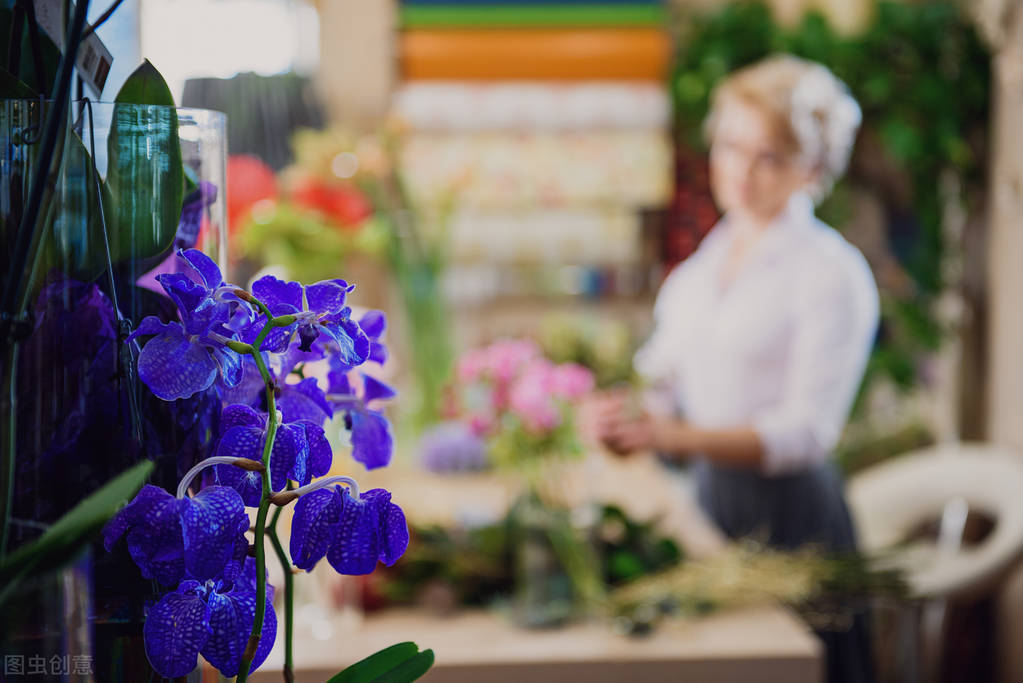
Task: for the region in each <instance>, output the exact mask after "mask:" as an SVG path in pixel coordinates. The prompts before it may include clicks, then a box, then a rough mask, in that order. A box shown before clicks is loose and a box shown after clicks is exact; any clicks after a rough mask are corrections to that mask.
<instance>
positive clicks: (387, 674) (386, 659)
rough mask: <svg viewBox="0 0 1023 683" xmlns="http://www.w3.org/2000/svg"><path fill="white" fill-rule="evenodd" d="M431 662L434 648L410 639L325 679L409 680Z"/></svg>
mask: <svg viewBox="0 0 1023 683" xmlns="http://www.w3.org/2000/svg"><path fill="white" fill-rule="evenodd" d="M431 666H433V650H423V651H422V652H420V651H419V646H418V645H416V644H415V643H412V642H406V643H398V644H397V645H392V646H391V647H388V648H384V649H383V650H381V651H380V652H377V653H375V654H372V655H370V656H369V657H366V658H365V659H363V660H360V661H358V662H356V663H355V664H352V665H351V666H350V667H348V668H347V669H345V670H344V671H342V672H341V673H339V674H337V675H336V676H334V677H333V678H331V679H330V680H329V681H327V683H409V681H414V680H416V679H417V678H419V677H420V676H422V675H423V674H425V673H426V672H427V671H429V669H430V667H431Z"/></svg>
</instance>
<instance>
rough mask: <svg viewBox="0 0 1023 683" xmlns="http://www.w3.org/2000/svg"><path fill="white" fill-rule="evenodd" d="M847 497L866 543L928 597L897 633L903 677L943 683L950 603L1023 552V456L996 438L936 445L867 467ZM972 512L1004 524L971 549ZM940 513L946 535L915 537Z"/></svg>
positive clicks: (981, 588) (994, 578)
mask: <svg viewBox="0 0 1023 683" xmlns="http://www.w3.org/2000/svg"><path fill="white" fill-rule="evenodd" d="M847 495H848V499H849V505H850V508H851V512H852V515H853V518H854V520H855V523H856V528H857V532H858V535H859V541H860V547H861V549H862V550H863V551H864V552H866V553H868V554H874V555H883V556H884V557H885V562H886V563H887V564H890V565H891V566H895V567H898V568H900V569H902V570H903V571H904V572H905V577H906V581H907V583H908V584H909V590H910V595H911V597H913V598H916V599H917V600H918V601H919V602H918V611H915V612H913V614H915V615H916V616H915V617H913V618H912V619H911V623H907V622H905V620H903V626H904V629H903V633H902V634H901V635H899V636H897V637H899V639H900V641H901V642H902V643H903V645H904V646H905V651H903V652H901V653H900V654H901V657H902V662H901V669H902V672H903V680H917V681H919V680H923V681H931V680H936V679H937V672H938V667H939V666H940V661H941V652H942V643H943V641H944V626H945V611H946V605H947V603H948V601H949V600H955V599H960V598H966V597H968V596H972V595H979V594H982V593H984V592H986V591H988V590H990V589H992V588H994V587H995V586H996V585H997V584H998V582H999V580H1000V579H1002V578H1003V577H1005V576H1006V574H1007V573H1008V572H1009V571H1010V570H1011V569H1012V568H1013V566H1014V565H1015V564H1016V563H1017V562H1018V561H1019V559H1020V557H1021V556H1023V455H1021V454H1019V453H1017V452H1015V451H1013V450H1011V449H1008V448H1004V447H1000V446H994V445H991V444H964V443H955V444H945V445H941V446H935V447H933V448H928V449H924V450H920V451H915V452H913V453H910V454H907V455H903V456H900V457H898V458H895V459H894V460H891V461H888V462H885V463H882V464H880V465H877V466H875V467H872V468H870V469H868V470H867V471H865V472H863V473H861V474H858V475H857V476H855V477H854V478H853V479H852V480H851V481H850V482H849V485H848V491H847ZM971 509H972V510H975V511H977V512H980V513H983V514H985V515H986V516H988V517H989V518H990V519H991V520H992V521H993V522H994V528H993V529H992V531H991V532H990V533H989V534H988V535H987V536H986V537H985V538H984V539H983V540H981V541H980V542H979V543H977V544H976V545H972V546H966V547H964V546H963V544H962V540H963V539H962V535H963V529H964V526H965V523H966V516H967V512H968V511H969V510H971ZM935 519H940V522H941V524H940V527H939V532H938V536H937V538H936V539H925V540H916V539H914V540H912V541H910V542H908V543H906V541H907V539H908V537H909V536H910V535H911V534H912V533H913V532H914V531H916V530H918V529H919V528H920V527H921V525H922V524H924V523H927V522H929V521H933V520H935ZM905 627H908V629H909V632H908V633H907V632H906V628H905Z"/></svg>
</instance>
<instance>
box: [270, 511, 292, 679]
mask: <svg viewBox="0 0 1023 683" xmlns="http://www.w3.org/2000/svg"><path fill="white" fill-rule="evenodd" d="M283 509H284V508H283V507H278V508H277V509H276V510H275V511H274V516H273V519H271V520H270V531H269V532H268V533H269V536H270V543H272V544H273V547H274V552H275V553H277V559H278V560H280V562H281V569H283V570H284V672H283V673H284V681H285V683H294V681H295V669H294V664H293V662H294V659H293V657H292V651H293V648H292V640H293V638H292V635H293V633H294V628H295V596H294V590H293V587H294V585H295V575H294V574H292V573H291V562H290V561H289V560H288V556H287V555H286V554H285V552H284V545H282V544H281V539H280V537H279V536H278V535H277V520H278V519H280V516H281V510H283Z"/></svg>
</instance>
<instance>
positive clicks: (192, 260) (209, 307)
mask: <svg viewBox="0 0 1023 683" xmlns="http://www.w3.org/2000/svg"><path fill="white" fill-rule="evenodd" d="M178 258H179V259H180V260H181V261H183V263H184V264H185V265H186V270H185V272H182V273H164V274H162V275H158V276H157V280H158V281H159V282H160V285H161V286H162V287H163V288H164V290H165V291H166V292H167V295H168V296H170V298H171V299H172V300H173V301H174V303H175V304H176V305H177V307H178V311H179V313H180V316H181V322H169V323H165V322H162V321H161V320H160V319H159V318H157V317H155V316H149V317H147V318H144V319H143V320H142V322H141V323H139V326H138V327H137V328H136V329H135V331H134V332H132V334H131V335H130V337H129V339H135V338H137V337H142V336H152V339H150V340H149V341H148V342H147V343H146V344H145V346H144V347H143V348H142V352H141V353H140V354H139V360H138V371H139V377H140V378H141V379H142V381H143V382H145V383H146V385H147V386H148V387H149V388H150V390H152V392H153V393H154V394H156V395H157V396H158V397H160V398H162V399H163V400H165V401H173V400H175V399H179V398H189V397H190V396H193V395H194V394H196V393H198V392H200V391H203V390H204V389H207V388H209V387H210V385H212V384H213V382H214V380H216V379H217V378H218V377H220V378H221V380H222V381H223V383H224V384H225V385H227V386H234V385H236V384H237V383H238V382H239V381H240V380H241V376H242V364H241V358H240V356H239V355H238V354H237V353H234V352H232V351H230V350H229V349H227V348H226V347H225V343H226V342H227V341H229V340H231V339H235V338H236V334H235V333H234V332H233V331H232V329H231V328H230V327H228V324H229V323H231V322H232V317H236V316H238V315H241V316H243V317H247V316H249V315H250V313H249V312H248V309H247V307H246V306H245V305H244V304H243V303H242V302H241V301H239V300H238V299H237V297H236V296H235V295H234V294H233V292H234V288H233V287H232V286H231V285H227V284H225V283H224V281H223V279H222V277H221V275H220V268H218V267H217V264H216V263H214V262H213V260H212V259H210V258H209V257H208V256H206V255H205V254H203V253H202V252H201V251H198V250H195V249H188V250H186V251H180V252H178Z"/></svg>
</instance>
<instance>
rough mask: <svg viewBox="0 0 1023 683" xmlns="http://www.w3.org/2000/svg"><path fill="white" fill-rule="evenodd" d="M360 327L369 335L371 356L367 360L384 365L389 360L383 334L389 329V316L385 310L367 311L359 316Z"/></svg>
mask: <svg viewBox="0 0 1023 683" xmlns="http://www.w3.org/2000/svg"><path fill="white" fill-rule="evenodd" d="M359 327H361V328H362V331H363V332H365V333H366V336H367V337H369V356H368V358H367V360H371V361H374V362H376V363H379V364H380V365H383V364H384V363H386V362H387V346H385V345H384V342H383V336H384V332H385V331H386V330H387V317H386V316H385V315H384V313H383V311H366V313H365V314H364V315H363V316H362V317H361V318H359Z"/></svg>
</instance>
